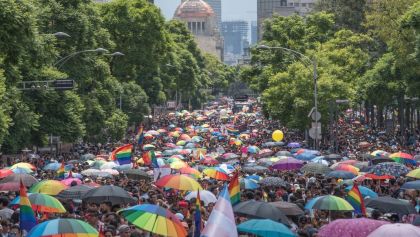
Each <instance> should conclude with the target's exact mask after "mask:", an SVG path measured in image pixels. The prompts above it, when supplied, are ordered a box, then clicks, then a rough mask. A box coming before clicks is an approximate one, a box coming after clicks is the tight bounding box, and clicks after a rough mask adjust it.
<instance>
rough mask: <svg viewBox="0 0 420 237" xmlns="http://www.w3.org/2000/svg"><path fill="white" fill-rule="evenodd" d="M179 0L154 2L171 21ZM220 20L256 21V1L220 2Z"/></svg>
mask: <svg viewBox="0 0 420 237" xmlns="http://www.w3.org/2000/svg"><path fill="white" fill-rule="evenodd" d="M180 2H181V1H180V0H155V4H156V5H157V6H158V7H160V8H161V9H162V13H163V15H165V17H166V19H172V17H173V15H174V12H175V9H176V7H177V6H178V5H179V3H180ZM222 20H247V21H256V20H257V0H222Z"/></svg>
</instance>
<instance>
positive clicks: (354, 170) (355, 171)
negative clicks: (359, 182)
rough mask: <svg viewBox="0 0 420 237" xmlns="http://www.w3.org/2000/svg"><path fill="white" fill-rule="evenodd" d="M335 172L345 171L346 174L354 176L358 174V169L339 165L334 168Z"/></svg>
mask: <svg viewBox="0 0 420 237" xmlns="http://www.w3.org/2000/svg"><path fill="white" fill-rule="evenodd" d="M335 170H337V171H347V172H350V173H352V174H354V175H358V174H359V168H356V167H354V166H352V165H346V164H340V165H338V166H337V167H335Z"/></svg>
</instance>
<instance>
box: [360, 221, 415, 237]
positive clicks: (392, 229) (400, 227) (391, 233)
mask: <svg viewBox="0 0 420 237" xmlns="http://www.w3.org/2000/svg"><path fill="white" fill-rule="evenodd" d="M395 236H404V237H418V236H420V228H418V227H417V226H414V225H411V224H401V223H396V224H386V225H382V226H381V227H379V228H377V229H376V230H374V231H373V232H372V233H370V235H368V237H395Z"/></svg>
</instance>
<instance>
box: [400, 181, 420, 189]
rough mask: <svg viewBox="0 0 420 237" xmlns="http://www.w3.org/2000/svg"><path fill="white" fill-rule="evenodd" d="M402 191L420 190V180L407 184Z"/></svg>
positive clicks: (402, 187)
mask: <svg viewBox="0 0 420 237" xmlns="http://www.w3.org/2000/svg"><path fill="white" fill-rule="evenodd" d="M401 189H414V190H420V180H416V181H411V182H406V183H404V184H403V185H402V186H401Z"/></svg>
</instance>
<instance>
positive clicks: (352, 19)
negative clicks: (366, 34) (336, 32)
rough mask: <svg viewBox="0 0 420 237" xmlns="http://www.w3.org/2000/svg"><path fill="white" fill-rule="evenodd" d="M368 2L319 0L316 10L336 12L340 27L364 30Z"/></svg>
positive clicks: (358, 0)
mask: <svg viewBox="0 0 420 237" xmlns="http://www.w3.org/2000/svg"><path fill="white" fill-rule="evenodd" d="M367 4H368V3H367V0H351V1H348V0H319V1H318V2H317V3H316V5H315V10H316V11H325V12H328V13H332V14H334V16H335V17H334V18H335V23H336V26H337V28H338V29H343V28H345V29H350V30H352V31H355V32H362V31H364V29H363V22H364V20H365V12H366V9H367V6H368V5H367Z"/></svg>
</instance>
